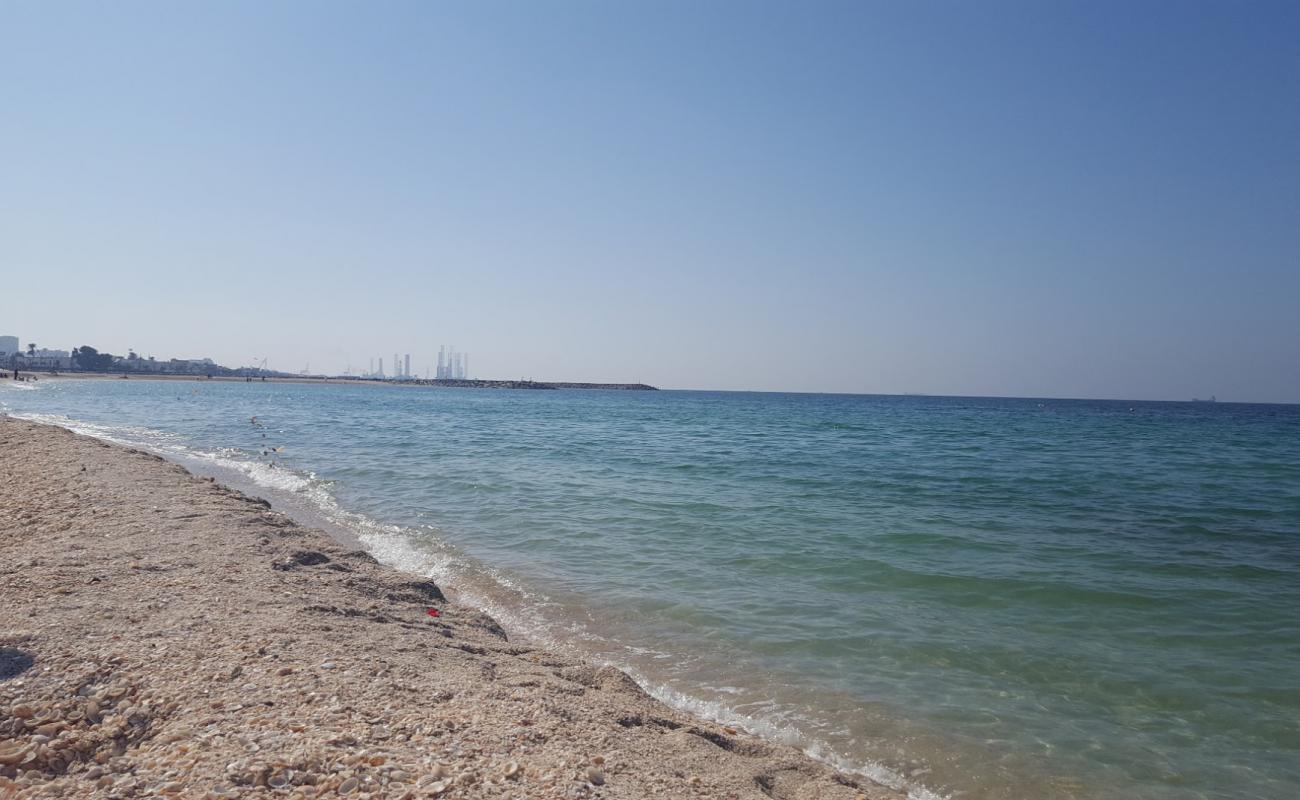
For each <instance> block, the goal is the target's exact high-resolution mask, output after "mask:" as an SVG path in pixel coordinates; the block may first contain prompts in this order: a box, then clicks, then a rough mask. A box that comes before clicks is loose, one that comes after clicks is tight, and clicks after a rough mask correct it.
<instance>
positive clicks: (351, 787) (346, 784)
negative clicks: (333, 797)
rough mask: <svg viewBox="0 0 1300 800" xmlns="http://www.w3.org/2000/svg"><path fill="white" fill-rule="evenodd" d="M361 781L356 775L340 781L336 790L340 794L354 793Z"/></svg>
mask: <svg viewBox="0 0 1300 800" xmlns="http://www.w3.org/2000/svg"><path fill="white" fill-rule="evenodd" d="M359 783H361V781H359V780H357V779H356V777H355V776H354V777H351V778H348V779H347V780H345V781H343V782H342V783H340V784H339V788H338V789H336V790H335V791H337V792H338V794H339V795H340V796H342V795H348V794H352V793H353V792H355V791H356V790H357V785H358V784H359Z"/></svg>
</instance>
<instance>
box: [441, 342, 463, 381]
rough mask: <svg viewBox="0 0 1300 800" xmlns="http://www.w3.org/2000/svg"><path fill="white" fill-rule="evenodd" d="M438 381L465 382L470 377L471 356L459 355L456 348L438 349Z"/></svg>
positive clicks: (444, 346) (443, 347)
mask: <svg viewBox="0 0 1300 800" xmlns="http://www.w3.org/2000/svg"><path fill="white" fill-rule="evenodd" d="M435 375H436V377H437V378H438V380H465V379H467V378H468V377H469V354H468V353H457V352H456V348H455V347H447V345H443V346H442V347H439V348H438V371H437V372H436V373H435Z"/></svg>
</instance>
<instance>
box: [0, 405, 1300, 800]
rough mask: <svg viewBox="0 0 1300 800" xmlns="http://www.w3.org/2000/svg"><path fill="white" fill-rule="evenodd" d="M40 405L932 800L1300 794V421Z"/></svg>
mask: <svg viewBox="0 0 1300 800" xmlns="http://www.w3.org/2000/svg"><path fill="white" fill-rule="evenodd" d="M35 387H36V388H35V389H21V388H16V387H14V386H13V385H12V384H7V385H5V386H4V387H3V388H0V404H3V406H4V408H5V409H6V410H8V411H9V412H10V413H14V414H19V415H23V416H32V417H34V418H37V419H42V420H46V421H55V422H59V423H60V424H64V425H68V426H70V427H73V428H74V429H78V430H82V431H83V432H88V433H92V434H94V435H99V436H104V437H107V438H113V439H116V440H119V441H126V442H130V443H133V444H136V445H141V446H145V447H150V448H153V449H155V450H157V451H159V452H162V453H164V454H165V455H168V456H169V457H171V458H173V459H176V460H179V461H182V462H183V463H186V464H187V465H188V466H191V467H193V468H195V469H198V470H200V471H204V472H208V473H210V474H216V475H219V476H221V477H223V478H224V479H227V480H228V481H230V482H233V483H235V484H237V485H243V486H244V487H247V488H250V489H252V490H255V491H256V492H257V493H260V494H262V495H263V496H266V497H268V498H269V499H272V500H273V502H275V503H277V504H278V505H279V506H280V507H282V508H285V509H287V510H289V511H290V512H291V513H295V514H297V515H298V516H300V517H303V518H305V519H308V520H310V521H313V522H316V523H317V524H322V525H326V526H327V527H331V528H333V529H335V530H336V531H337V532H342V533H344V534H346V535H351V536H354V537H356V538H358V539H360V540H361V541H362V542H364V543H365V544H366V545H367V546H368V547H370V548H372V549H373V550H374V552H376V554H377V555H379V556H380V557H381V558H383V559H385V560H387V561H389V562H392V563H396V564H399V565H401V566H404V567H406V568H408V569H413V570H418V571H423V572H428V573H429V574H432V575H434V576H436V577H438V578H439V579H441V580H442V581H444V582H445V583H447V584H448V585H450V586H452V587H453V588H455V589H456V590H457V591H459V592H460V593H461V595H462V596H463V597H465V598H467V599H469V600H471V601H474V602H478V603H480V604H483V605H485V606H487V607H488V608H489V609H490V610H491V611H492V612H494V613H495V614H497V615H498V616H499V617H500V618H502V620H503V621H504V622H505V623H506V624H507V627H508V628H510V629H511V630H512V632H514V633H516V634H518V635H521V636H528V637H531V638H535V639H538V640H542V641H545V642H548V643H550V644H552V645H554V646H557V647H564V648H571V649H574V650H577V651H579V652H581V653H584V654H586V655H588V656H590V657H593V658H598V659H604V660H608V661H610V662H613V663H616V664H618V665H620V666H622V667H624V668H626V669H628V670H629V671H630V672H632V673H633V674H634V675H635V676H637V677H638V679H640V680H641V681H642V682H643V683H644V684H645V685H646V686H647V687H649V688H651V689H652V690H653V691H655V692H656V693H658V694H659V696H661V697H663V698H665V699H667V700H668V701H670V702H673V703H676V704H679V705H682V706H684V707H687V708H690V709H693V710H696V711H698V712H700V713H704V714H709V715H712V716H715V717H717V718H719V719H723V720H726V721H729V722H731V723H732V724H739V725H742V726H744V727H746V728H749V729H750V730H753V731H755V732H758V733H762V734H764V735H767V736H771V737H774V738H778V739H783V740H785V741H790V742H793V743H796V744H799V745H800V746H802V747H805V748H807V749H809V750H810V751H812V752H814V753H815V754H818V755H820V756H821V757H823V758H826V759H828V760H831V761H833V762H836V763H838V764H839V765H841V766H844V767H848V768H854V769H859V770H862V771H864V772H866V773H868V774H871V775H874V776H877V777H881V778H884V779H886V780H890V781H893V782H896V783H903V784H905V785H907V786H909V788H911V789H912V790H913V791H914V792H915V793H917V794H918V795H921V794H925V793H927V792H934V793H936V794H940V795H948V796H955V797H963V798H1006V797H1017V798H1048V797H1051V798H1056V797H1061V798H1101V797H1108V798H1109V797H1126V798H1238V799H1239V798H1270V799H1277V800H1281V799H1282V798H1288V799H1289V798H1294V797H1297V796H1300V407H1296V406H1266V405H1238V404H1186V403H1137V402H1095V401H1060V400H1022V399H979V398H929V397H871V396H838V395H784V394H744V393H708V392H592V391H559V392H544V391H533V392H528V391H493V390H453V389H425V388H399V387H378V386H340V385H335V386H306V385H291V384H261V383H255V384H244V383H189V382H147V381H137V380H130V381H120V380H119V381H111V380H99V381H74V380H60V381H54V380H48V381H42V382H40V383H38V384H35ZM253 416H256V417H257V419H258V424H256V425H255V424H252V423H251V422H250V418H251V417H253ZM271 447H283V451H282V452H279V453H272V452H269V451H268V448H271ZM264 451H268V452H266V453H265V454H264Z"/></svg>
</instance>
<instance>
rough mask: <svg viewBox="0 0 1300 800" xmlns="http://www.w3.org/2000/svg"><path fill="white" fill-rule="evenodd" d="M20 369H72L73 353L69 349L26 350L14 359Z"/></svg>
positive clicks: (15, 364)
mask: <svg viewBox="0 0 1300 800" xmlns="http://www.w3.org/2000/svg"><path fill="white" fill-rule="evenodd" d="M14 366H16V367H18V368H19V369H72V353H70V352H68V351H67V350H47V349H45V348H41V349H39V350H31V351H24V352H20V353H19V354H18V357H17V358H15V359H14Z"/></svg>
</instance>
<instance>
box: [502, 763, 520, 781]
mask: <svg viewBox="0 0 1300 800" xmlns="http://www.w3.org/2000/svg"><path fill="white" fill-rule="evenodd" d="M519 771H520V768H519V762H518V761H511V762H509V763H507V764H506V768H505V771H504V772H503V773H502V774H503V775H505V776H506V777H507V778H513V777H516V776H517V775H519Z"/></svg>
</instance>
